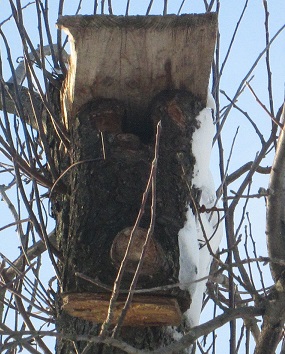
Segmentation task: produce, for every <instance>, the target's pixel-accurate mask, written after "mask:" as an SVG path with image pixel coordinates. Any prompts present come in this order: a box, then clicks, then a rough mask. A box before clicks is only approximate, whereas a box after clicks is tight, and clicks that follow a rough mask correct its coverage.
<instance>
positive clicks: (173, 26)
mask: <svg viewBox="0 0 285 354" xmlns="http://www.w3.org/2000/svg"><path fill="white" fill-rule="evenodd" d="M57 25H58V27H59V28H61V29H63V30H65V31H66V32H67V33H68V35H69V41H70V44H71V57H70V67H69V70H68V79H67V80H66V84H65V90H64V92H63V101H64V106H65V107H64V108H65V114H66V116H67V115H68V116H69V120H70V119H72V117H73V116H74V114H75V113H76V112H77V110H78V109H79V107H81V106H82V105H83V104H84V103H86V102H88V101H90V100H91V99H93V98H96V97H103V98H116V99H119V100H122V101H123V102H125V103H126V105H127V107H128V115H133V116H135V115H141V114H142V112H143V113H145V110H146V107H147V105H148V104H149V102H150V100H151V99H152V98H153V97H154V96H155V95H156V94H157V93H159V92H160V91H162V90H165V89H186V90H188V91H190V92H192V93H193V94H194V95H195V96H197V97H199V99H201V100H202V101H204V102H206V97H207V89H208V81H209V75H210V69H211V61H212V57H213V50H214V46H215V42H216V32H217V15H216V14H215V13H207V14H193V15H182V16H174V15H169V16H130V17H124V16H118V17H116V16H99V15H97V16H64V17H61V18H60V19H59V20H58V23H57Z"/></svg>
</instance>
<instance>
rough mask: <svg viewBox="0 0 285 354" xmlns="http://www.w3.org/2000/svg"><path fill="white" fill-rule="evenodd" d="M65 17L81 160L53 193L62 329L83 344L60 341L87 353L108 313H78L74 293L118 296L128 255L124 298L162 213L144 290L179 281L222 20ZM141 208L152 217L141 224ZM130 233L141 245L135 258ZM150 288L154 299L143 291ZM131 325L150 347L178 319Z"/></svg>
mask: <svg viewBox="0 0 285 354" xmlns="http://www.w3.org/2000/svg"><path fill="white" fill-rule="evenodd" d="M58 23H59V26H60V27H61V28H64V29H66V30H67V31H68V33H69V38H70V41H71V44H72V46H71V59H70V68H69V72H68V76H67V79H66V82H65V85H64V89H63V91H62V106H63V108H64V109H63V112H62V114H63V116H64V119H65V124H66V126H67V127H68V130H69V132H70V148H69V151H68V152H67V154H69V156H70V163H71V165H70V167H69V169H68V172H66V173H65V174H64V177H63V178H62V182H64V183H65V184H66V185H67V190H68V192H67V193H66V194H64V195H61V196H56V198H55V196H54V213H55V216H56V219H57V236H58V242H59V247H60V249H61V251H62V261H61V263H60V272H61V276H60V278H61V279H60V289H59V294H58V299H57V310H58V312H57V330H58V332H59V333H60V334H62V335H63V337H64V336H68V337H69V338H70V337H73V338H74V342H71V341H70V340H66V339H64V338H59V339H58V341H57V353H61V354H62V353H73V352H76V350H77V351H79V352H81V351H82V350H83V348H85V346H86V344H87V342H86V341H84V340H76V336H78V335H98V334H99V333H100V330H101V323H102V322H103V321H104V319H102V314H101V315H100V316H99V315H98V313H100V312H101V313H102V308H101V306H97V307H98V308H97V307H96V306H95V307H96V308H95V309H90V311H89V308H88V309H87V308H84V306H85V305H83V302H82V303H79V304H78V302H77V303H76V305H75V304H74V306H73V309H72V310H73V312H69V310H68V309H70V307H71V308H72V306H70V303H67V301H69V300H70V299H77V300H78V299H80V295H82V299H83V298H84V299H90V296H91V297H92V294H95V295H96V298H98V294H99V297H100V294H101V295H102V297H101V298H102V299H103V298H106V296H109V297H110V296H111V291H112V288H113V285H114V281H115V279H116V277H117V274H118V271H119V268H120V266H121V262H122V261H123V260H124V258H125V259H126V262H125V268H124V272H123V277H122V279H121V281H120V292H121V293H120V296H121V295H124V293H125V292H126V291H127V290H128V288H129V286H130V284H131V282H132V280H133V276H134V273H135V270H136V267H137V264H138V262H139V260H140V257H141V252H142V246H143V244H144V242H146V235H147V234H148V233H149V232H150V230H151V225H150V223H151V220H154V230H153V233H152V232H151V241H150V243H149V246H148V249H147V251H146V256H145V258H144V260H143V265H142V268H141V271H140V274H139V278H138V282H137V284H136V289H149V288H153V287H157V286H160V287H163V286H165V285H169V284H175V283H178V282H179V247H178V232H179V230H180V229H182V228H183V226H184V223H185V221H186V210H187V206H188V205H189V204H190V205H191V203H192V200H191V198H190V194H192V195H193V196H194V198H195V194H197V196H198V195H199V193H195V191H192V193H190V191H189V188H191V179H192V175H193V167H194V163H195V159H194V156H193V154H192V151H191V140H192V134H193V132H194V130H195V129H196V128H198V123H197V122H196V120H195V117H196V116H197V115H198V113H199V112H200V111H201V110H202V109H203V108H204V107H205V104H206V97H207V87H208V78H209V73H210V65H211V61H212V55H213V50H214V44H215V38H216V29H217V17H216V15H215V14H207V15H187V16H181V17H177V16H165V17H149V18H148V17H140V16H138V17H125V18H123V17H114V16H83V17H81V16H75V17H69V16H67V17H63V18H61V19H59V22H58ZM106 43H107V45H106ZM190 92H191V93H190ZM158 122H161V124H162V130H161V134H160V138H159V150H158V155H159V157H158V164H157V166H156V167H155V172H152V173H155V174H156V186H155V198H154V197H153V196H151V194H150V195H149V196H148V198H147V199H146V200H145V202H144V203H142V198H143V196H145V195H146V186H147V184H148V181H149V179H150V171H151V169H152V168H154V167H153V166H154V163H153V162H152V161H153V158H154V152H155V150H156V149H157V147H158V145H157V144H156V143H155V141H156V139H155V132H156V127H157V124H158ZM60 156H62V153H61V155H60ZM58 160H59V163H60V160H61V159H58ZM59 170H60V171H63V170H65V168H62V167H59ZM152 171H153V170H152ZM153 190H154V189H153ZM153 202H154V205H155V208H154V207H153ZM196 202H197V204H199V203H198V199H197V200H196ZM194 209H195V208H194V207H193V210H194ZM139 213H141V214H142V217H141V219H140V222H139V224H138V225H137V226H138V227H137V228H136V229H135V230H134V229H133V228H134V225H136V223H137V217H138V214H139ZM131 236H133V239H134V241H133V242H132V243H131V244H130V250H129V253H128V254H127V255H125V251H126V247H127V243H128V239H129V238H130V237H131ZM130 242H131V241H130ZM123 262H124V261H123ZM192 271H193V270H192ZM86 279H89V280H86ZM90 279H92V281H90ZM95 295H94V297H95ZM134 296H136V295H134ZM140 296H142V299H143V296H144V294H140ZM147 296H148V297H152V298H153V299H154V302H155V301H157V302H158V306H156V308H157V309H159V308H160V307H159V306H160V304H159V301H160V299H161V297H163V299H165V298H166V299H170V300H171V301H176V303H178V305H179V308H180V310H179V311H181V312H184V311H185V310H186V309H187V308H189V306H190V302H191V299H190V296H189V293H188V292H186V291H184V290H183V291H182V290H181V289H180V288H179V287H177V286H176V287H175V286H174V287H173V288H172V289H168V290H165V289H164V288H162V289H160V290H159V291H155V292H152V293H148V294H147ZM140 299H141V298H140ZM145 299H147V297H145ZM145 302H146V300H145V301H144V300H141V304H140V306H141V307H143V308H144V306H145V308H146V304H145ZM67 305H68V306H67ZM87 305H88V301H87ZM157 309H155V307H154V310H153V311H154V312H155V311H157ZM96 311H97V312H96ZM88 312H90V313H91V312H92V313H93V312H94V313H95V318H94V319H93V322H89V321H88V319H90V317H89V316H87V315H88ZM130 312H131V311H130ZM70 313H73V315H75V314H76V316H77V317H74V316H70ZM106 315H107V314H105V316H106ZM96 316H97V317H96ZM157 316H159V314H158V315H157ZM79 317H80V318H79ZM103 317H104V315H103ZM143 317H144V316H143ZM146 317H147V316H146ZM124 321H125V322H123V327H122V329H121V331H120V333H119V334H120V339H122V340H123V341H125V342H127V343H129V344H131V345H132V346H133V347H135V348H138V349H145V350H147V349H149V350H151V349H155V348H159V347H161V346H163V345H166V344H168V343H170V342H172V341H173V335H172V333H171V331H170V330H169V327H167V324H168V325H169V324H173V325H174V324H177V321H176V320H175V321H174V322H173V323H172V322H165V325H164V326H163V325H160V326H156V327H155V326H151V325H152V324H153V323H152V321H150V322H147V321H145V318H141V319H140V318H138V321H137V319H136V322H133V321H132V320H131V321H130V322H127V317H126V318H125V320H124ZM115 323H116V319H115V320H114V321H113V322H111V324H110V327H109V328H108V331H107V333H105V335H109V334H111V330H112V329H113V327H114V325H115ZM128 323H136V324H137V326H133V327H130V326H127V325H128ZM146 323H148V325H147V324H146ZM124 324H125V326H124ZM156 324H157V323H156ZM182 327H183V326H182V324H181V326H180V330H181V331H183V328H182ZM75 348H76V349H75ZM111 352H112V353H120V352H121V350H119V349H114V348H112V347H110V346H106V345H103V344H94V343H93V344H92V345H90V346H89V347H88V349H86V351H84V353H111Z"/></svg>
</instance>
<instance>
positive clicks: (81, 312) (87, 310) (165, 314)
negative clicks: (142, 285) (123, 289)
mask: <svg viewBox="0 0 285 354" xmlns="http://www.w3.org/2000/svg"><path fill="white" fill-rule="evenodd" d="M62 300H63V310H64V311H66V312H67V313H68V314H69V315H71V316H74V317H79V318H82V319H84V320H87V321H92V322H96V323H103V322H104V321H105V319H106V316H107V313H108V307H109V301H110V295H109V294H104V293H101V294H100V293H97V294H91V293H71V294H64V295H63V296H62ZM125 300H126V296H122V295H120V297H119V299H118V301H117V302H116V306H115V311H114V320H113V322H112V323H113V324H115V323H116V322H117V320H118V318H119V316H120V314H121V311H122V309H123V307H124V304H125ZM181 319H182V315H181V311H180V309H179V306H178V304H177V300H176V299H174V298H171V297H164V296H154V295H152V296H151V295H135V296H134V297H133V300H132V303H131V306H130V308H129V310H128V312H127V315H126V318H125V320H124V326H145V327H147V326H170V325H173V326H175V325H179V324H180V323H181Z"/></svg>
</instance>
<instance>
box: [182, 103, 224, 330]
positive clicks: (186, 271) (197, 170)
mask: <svg viewBox="0 0 285 354" xmlns="http://www.w3.org/2000/svg"><path fill="white" fill-rule="evenodd" d="M207 104H208V107H207V108H204V109H203V110H202V111H201V112H200V113H199V115H198V116H197V117H196V119H197V121H198V124H199V128H197V129H196V130H195V132H194V133H193V141H192V152H193V154H194V156H195V160H196V162H195V166H194V174H193V180H192V183H193V186H194V187H196V188H198V189H200V190H201V199H200V206H202V205H204V206H205V207H206V208H207V209H210V208H212V207H213V206H214V205H215V201H216V191H215V186H214V180H213V177H212V174H211V171H210V169H209V165H210V157H211V151H212V142H213V136H214V134H215V127H214V124H213V119H212V109H214V107H215V102H214V100H213V99H211V98H208V102H207ZM186 217H187V221H186V223H185V225H184V227H183V228H182V229H181V230H180V231H179V234H178V241H179V251H180V259H179V262H180V272H179V282H180V284H181V288H183V289H188V291H189V292H190V295H191V298H192V303H191V306H190V309H189V310H188V311H186V313H185V317H186V321H187V322H188V325H189V326H191V327H193V326H196V325H198V324H199V318H200V313H201V308H202V300H203V293H204V292H205V290H206V282H207V279H204V280H201V281H199V282H197V283H193V281H195V280H199V279H202V278H205V277H207V276H208V275H209V271H210V265H211V262H212V255H211V253H210V250H209V247H208V246H207V244H206V242H205V237H206V238H207V240H208V243H209V244H210V249H211V250H212V252H213V253H215V252H216V251H217V249H218V247H219V244H220V241H221V237H222V230H221V227H220V226H218V227H217V222H218V215H217V213H216V212H214V213H209V214H208V213H201V214H200V220H199V218H198V216H195V215H194V214H193V212H192V210H191V208H190V207H189V206H188V210H187V214H186Z"/></svg>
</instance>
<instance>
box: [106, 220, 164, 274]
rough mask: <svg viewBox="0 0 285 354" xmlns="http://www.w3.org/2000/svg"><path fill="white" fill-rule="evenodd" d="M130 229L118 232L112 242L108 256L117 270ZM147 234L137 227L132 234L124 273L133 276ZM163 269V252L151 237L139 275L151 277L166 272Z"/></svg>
mask: <svg viewBox="0 0 285 354" xmlns="http://www.w3.org/2000/svg"><path fill="white" fill-rule="evenodd" d="M132 229H133V228H132V227H127V228H125V229H124V230H122V231H120V232H119V233H118V234H117V236H116V237H115V239H114V241H113V244H112V248H111V253H110V256H111V259H112V261H113V262H114V265H115V266H116V267H117V268H119V266H120V264H121V262H122V260H123V258H124V256H125V252H126V249H127V246H128V243H129V240H130V236H131V233H132ZM147 233H148V230H147V229H144V228H141V227H138V228H137V229H136V231H135V233H134V234H133V240H132V244H131V247H130V249H129V253H128V257H127V260H128V262H127V265H126V271H127V272H128V273H131V274H133V273H135V271H136V268H137V265H138V262H139V260H140V258H141V254H142V249H143V245H144V243H145V240H146V236H147ZM165 268H167V267H166V257H165V255H164V252H163V250H162V248H161V246H160V245H159V244H158V242H157V241H156V240H155V239H154V238H153V237H152V238H151V239H150V240H149V244H148V248H147V250H146V253H145V257H144V260H143V266H142V269H141V272H140V274H141V275H147V276H152V275H155V274H157V273H159V272H160V271H162V270H164V271H166V270H167V269H165Z"/></svg>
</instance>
